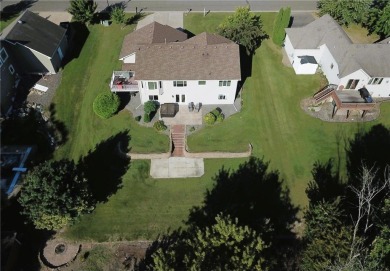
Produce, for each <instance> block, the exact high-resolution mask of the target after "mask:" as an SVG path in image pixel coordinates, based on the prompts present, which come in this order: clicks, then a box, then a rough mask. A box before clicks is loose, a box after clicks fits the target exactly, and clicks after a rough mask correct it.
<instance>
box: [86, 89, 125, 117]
mask: <svg viewBox="0 0 390 271" xmlns="http://www.w3.org/2000/svg"><path fill="white" fill-rule="evenodd" d="M119 105H120V100H119V97H118V95H116V94H114V93H101V94H99V95H98V96H97V97H96V98H95V100H94V101H93V105H92V107H93V111H94V112H95V113H96V115H98V116H99V117H101V118H103V119H108V118H109V117H111V116H112V115H114V114H115V113H116V112H117V111H118V108H119Z"/></svg>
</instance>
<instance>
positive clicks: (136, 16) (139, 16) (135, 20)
mask: <svg viewBox="0 0 390 271" xmlns="http://www.w3.org/2000/svg"><path fill="white" fill-rule="evenodd" d="M145 16H146V14H145V13H143V12H142V11H140V12H137V13H136V14H134V15H133V16H131V17H130V18H129V19H128V20H127V21H126V25H132V24H136V23H138V21H139V20H141V19H142V18H144V17H145Z"/></svg>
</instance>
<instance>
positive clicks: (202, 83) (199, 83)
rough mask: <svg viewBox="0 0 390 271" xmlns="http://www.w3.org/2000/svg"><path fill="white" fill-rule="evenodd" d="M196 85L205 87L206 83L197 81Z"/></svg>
mask: <svg viewBox="0 0 390 271" xmlns="http://www.w3.org/2000/svg"><path fill="white" fill-rule="evenodd" d="M198 85H199V86H204V85H206V81H198Z"/></svg>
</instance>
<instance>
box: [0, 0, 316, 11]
mask: <svg viewBox="0 0 390 271" xmlns="http://www.w3.org/2000/svg"><path fill="white" fill-rule="evenodd" d="M0 1H1V8H3V7H5V6H8V5H12V4H15V3H18V2H19V1H17V0H0ZM96 2H97V3H98V10H102V9H104V8H105V7H107V4H114V3H118V2H121V1H112V0H97V1H96ZM125 2H128V3H127V8H126V10H127V11H131V12H134V11H135V9H136V7H137V8H138V10H140V9H143V11H145V12H153V11H186V10H187V9H192V11H203V10H204V9H206V10H207V11H208V10H210V12H218V11H234V9H235V8H236V7H238V6H245V5H248V4H249V5H250V7H251V10H253V11H277V10H279V9H280V8H281V7H284V6H290V7H291V8H292V10H293V11H306V12H310V11H314V10H315V9H316V3H317V0H168V1H165V0H130V1H128V0H125ZM68 6H69V0H38V1H37V2H36V3H34V4H33V6H32V7H31V8H30V9H31V10H33V11H64V10H65V9H66V8H68Z"/></svg>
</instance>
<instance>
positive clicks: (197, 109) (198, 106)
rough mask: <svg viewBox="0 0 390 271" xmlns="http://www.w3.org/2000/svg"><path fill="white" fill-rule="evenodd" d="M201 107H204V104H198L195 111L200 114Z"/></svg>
mask: <svg viewBox="0 0 390 271" xmlns="http://www.w3.org/2000/svg"><path fill="white" fill-rule="evenodd" d="M201 107H202V103H197V104H196V105H195V110H196V111H197V112H199V110H200V108H201Z"/></svg>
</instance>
